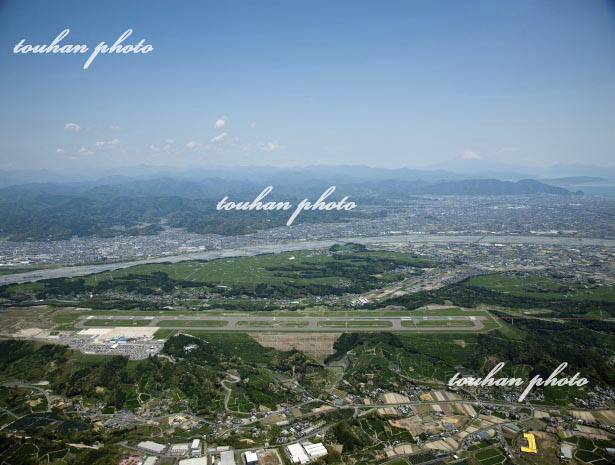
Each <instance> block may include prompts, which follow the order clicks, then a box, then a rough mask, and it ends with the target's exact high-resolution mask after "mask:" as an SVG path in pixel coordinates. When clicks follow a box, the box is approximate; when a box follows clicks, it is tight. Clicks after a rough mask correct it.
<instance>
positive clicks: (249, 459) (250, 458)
mask: <svg viewBox="0 0 615 465" xmlns="http://www.w3.org/2000/svg"><path fill="white" fill-rule="evenodd" d="M243 461H244V463H245V465H258V457H257V455H256V454H255V453H254V452H252V451H248V452H244V454H243Z"/></svg>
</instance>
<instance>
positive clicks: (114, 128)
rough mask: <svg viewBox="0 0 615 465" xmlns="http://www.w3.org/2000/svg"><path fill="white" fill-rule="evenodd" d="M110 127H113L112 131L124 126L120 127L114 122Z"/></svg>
mask: <svg viewBox="0 0 615 465" xmlns="http://www.w3.org/2000/svg"><path fill="white" fill-rule="evenodd" d="M109 129H111V130H112V131H119V130H120V129H122V128H121V127H119V126H118V125H117V124H112V125H111V126H109Z"/></svg>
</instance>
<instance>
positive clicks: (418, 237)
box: [0, 234, 615, 285]
mask: <svg viewBox="0 0 615 465" xmlns="http://www.w3.org/2000/svg"><path fill="white" fill-rule="evenodd" d="M347 242H357V243H359V244H391V243H393V244H396V243H404V242H451V243H455V242H457V243H478V242H480V243H487V244H493V243H497V244H500V243H501V244H543V245H562V246H583V245H592V246H599V247H615V239H596V238H582V237H545V236H496V235H488V236H470V235H465V236H461V235H459V236H456V235H445V234H415V235H396V236H376V237H341V238H337V239H331V240H318V241H292V242H285V243H282V244H269V245H257V246H252V247H241V248H237V249H223V250H210V251H207V252H195V253H187V254H182V255H173V256H168V257H157V258H147V259H142V260H132V261H129V262H121V263H105V264H101V265H79V266H66V267H61V268H54V269H48V270H38V271H29V272H27V273H15V274H9V275H2V276H0V285H3V284H12V283H25V282H32V281H38V280H40V279H50V278H68V277H74V276H85V275H88V274H92V273H101V272H103V271H110V270H117V269H121V268H128V267H130V266H135V265H144V264H147V263H169V262H170V263H177V262H181V261H184V260H212V259H215V258H228V257H243V256H251V255H258V254H263V253H275V252H288V251H292V250H306V249H324V248H328V247H331V246H332V245H334V244H345V243H347Z"/></svg>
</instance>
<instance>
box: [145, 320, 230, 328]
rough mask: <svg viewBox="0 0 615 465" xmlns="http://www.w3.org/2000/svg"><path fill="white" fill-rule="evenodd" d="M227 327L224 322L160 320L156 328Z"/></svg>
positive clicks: (226, 322)
mask: <svg viewBox="0 0 615 465" xmlns="http://www.w3.org/2000/svg"><path fill="white" fill-rule="evenodd" d="M226 325H228V321H226V320H160V321H159V322H158V323H157V324H156V326H159V327H161V328H166V327H183V328H196V327H199V326H201V327H209V328H221V327H224V326H226Z"/></svg>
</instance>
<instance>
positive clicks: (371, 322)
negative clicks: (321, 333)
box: [318, 320, 393, 328]
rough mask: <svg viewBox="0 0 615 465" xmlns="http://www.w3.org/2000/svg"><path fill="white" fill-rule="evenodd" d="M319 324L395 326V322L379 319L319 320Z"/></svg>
mask: <svg viewBox="0 0 615 465" xmlns="http://www.w3.org/2000/svg"><path fill="white" fill-rule="evenodd" d="M318 326H321V327H324V328H389V327H391V326H393V323H391V322H390V321H379V320H348V321H319V322H318Z"/></svg>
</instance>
